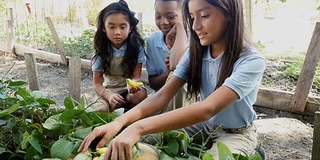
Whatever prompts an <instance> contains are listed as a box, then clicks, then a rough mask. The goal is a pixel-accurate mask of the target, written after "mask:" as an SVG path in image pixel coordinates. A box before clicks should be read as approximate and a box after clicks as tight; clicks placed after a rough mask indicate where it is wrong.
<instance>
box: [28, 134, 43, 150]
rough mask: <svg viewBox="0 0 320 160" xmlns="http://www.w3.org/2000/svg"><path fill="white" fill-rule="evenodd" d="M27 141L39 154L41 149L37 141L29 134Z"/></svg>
mask: <svg viewBox="0 0 320 160" xmlns="http://www.w3.org/2000/svg"><path fill="white" fill-rule="evenodd" d="M29 143H30V144H31V146H32V147H33V148H34V149H35V150H37V151H38V152H39V153H40V154H42V149H41V146H40V144H39V141H38V140H37V139H36V138H35V137H33V136H31V137H30V139H29Z"/></svg>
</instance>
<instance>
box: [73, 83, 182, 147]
mask: <svg viewBox="0 0 320 160" xmlns="http://www.w3.org/2000/svg"><path fill="white" fill-rule="evenodd" d="M170 81H171V83H169V84H165V86H166V87H162V88H161V89H160V90H159V91H158V92H157V93H155V94H154V95H152V96H149V97H148V98H146V99H145V100H143V101H142V102H140V103H139V104H137V105H136V106H135V107H133V108H132V109H130V110H129V111H128V112H126V113H124V114H123V115H121V116H119V117H117V118H116V119H115V120H114V121H113V122H111V123H108V124H105V125H102V126H100V127H96V128H95V129H94V130H93V131H92V132H91V133H90V134H89V135H88V136H87V137H86V138H85V139H84V141H83V142H82V144H81V146H80V148H79V150H78V151H79V152H84V151H87V149H88V147H89V145H90V144H91V142H92V141H93V140H94V139H95V138H96V137H102V140H101V141H100V142H99V143H98V145H97V147H98V148H99V147H102V146H103V145H104V144H105V143H106V142H108V141H109V140H110V139H112V138H113V137H114V136H115V135H116V134H117V133H118V132H119V131H120V129H121V128H122V127H124V126H128V125H130V124H132V123H134V122H135V121H137V120H139V119H142V118H145V117H148V116H150V115H152V114H154V113H156V112H157V111H160V110H162V109H164V108H165V107H166V106H167V105H168V103H169V101H170V100H171V99H172V98H173V97H174V95H175V94H176V93H177V92H178V90H179V89H180V88H181V87H182V86H183V85H184V83H185V81H184V80H182V79H180V78H176V77H174V79H173V80H170Z"/></svg>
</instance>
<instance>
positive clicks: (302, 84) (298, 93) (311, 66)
mask: <svg viewBox="0 0 320 160" xmlns="http://www.w3.org/2000/svg"><path fill="white" fill-rule="evenodd" d="M319 53H320V23H319V22H317V23H316V27H315V29H314V31H313V35H312V38H311V42H310V45H309V48H308V51H307V55H306V58H305V60H304V63H303V67H302V71H301V74H300V76H299V80H298V83H297V88H296V90H295V93H294V95H293V97H292V99H291V104H290V108H292V109H294V110H296V111H300V112H303V111H304V109H305V106H306V103H307V98H308V95H309V92H310V89H311V86H312V82H313V79H314V76H315V73H316V69H317V66H318V62H319V59H320V54H319Z"/></svg>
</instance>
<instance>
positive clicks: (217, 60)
mask: <svg viewBox="0 0 320 160" xmlns="http://www.w3.org/2000/svg"><path fill="white" fill-rule="evenodd" d="M223 53H224V52H222V53H221V54H220V55H219V56H218V57H217V58H212V57H211V50H210V46H208V47H207V51H206V53H205V54H204V55H203V60H207V61H209V62H210V63H216V64H220V62H221V60H222V57H223Z"/></svg>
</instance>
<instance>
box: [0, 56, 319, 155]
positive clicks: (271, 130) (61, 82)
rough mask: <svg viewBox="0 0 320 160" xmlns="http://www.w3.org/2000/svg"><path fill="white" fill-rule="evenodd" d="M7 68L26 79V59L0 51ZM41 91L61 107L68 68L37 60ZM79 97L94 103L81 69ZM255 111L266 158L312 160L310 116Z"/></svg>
mask: <svg viewBox="0 0 320 160" xmlns="http://www.w3.org/2000/svg"><path fill="white" fill-rule="evenodd" d="M11 66H13V68H12V69H11V70H10V72H9V73H8V75H11V76H13V77H14V79H21V80H27V77H26V66H25V62H24V60H23V59H22V58H21V57H18V58H17V57H10V56H6V55H4V54H3V53H0V76H1V77H2V75H4V74H5V73H6V72H7V71H9V69H10V67H11ZM37 71H38V79H39V82H40V90H42V91H44V92H45V93H47V94H48V96H49V97H50V98H52V99H53V100H55V101H56V102H57V103H58V104H57V105H58V106H62V104H63V99H64V98H65V97H66V96H68V88H69V86H68V85H69V80H68V68H66V67H65V66H62V65H58V64H50V63H45V62H39V61H38V63H37ZM81 79H82V86H81V92H82V96H85V97H86V98H87V100H88V102H89V103H90V102H93V101H94V100H95V99H96V98H97V96H96V95H95V93H94V92H93V89H92V76H91V73H88V72H82V75H81ZM255 110H256V111H257V113H258V120H257V121H256V126H257V129H258V133H259V141H260V142H261V144H262V146H263V147H264V148H265V150H266V153H267V157H268V159H269V160H288V159H290V160H307V159H311V152H312V143H313V141H312V139H313V125H312V123H313V117H309V116H301V115H298V114H293V113H288V112H284V111H279V110H273V109H267V108H264V107H255Z"/></svg>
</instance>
